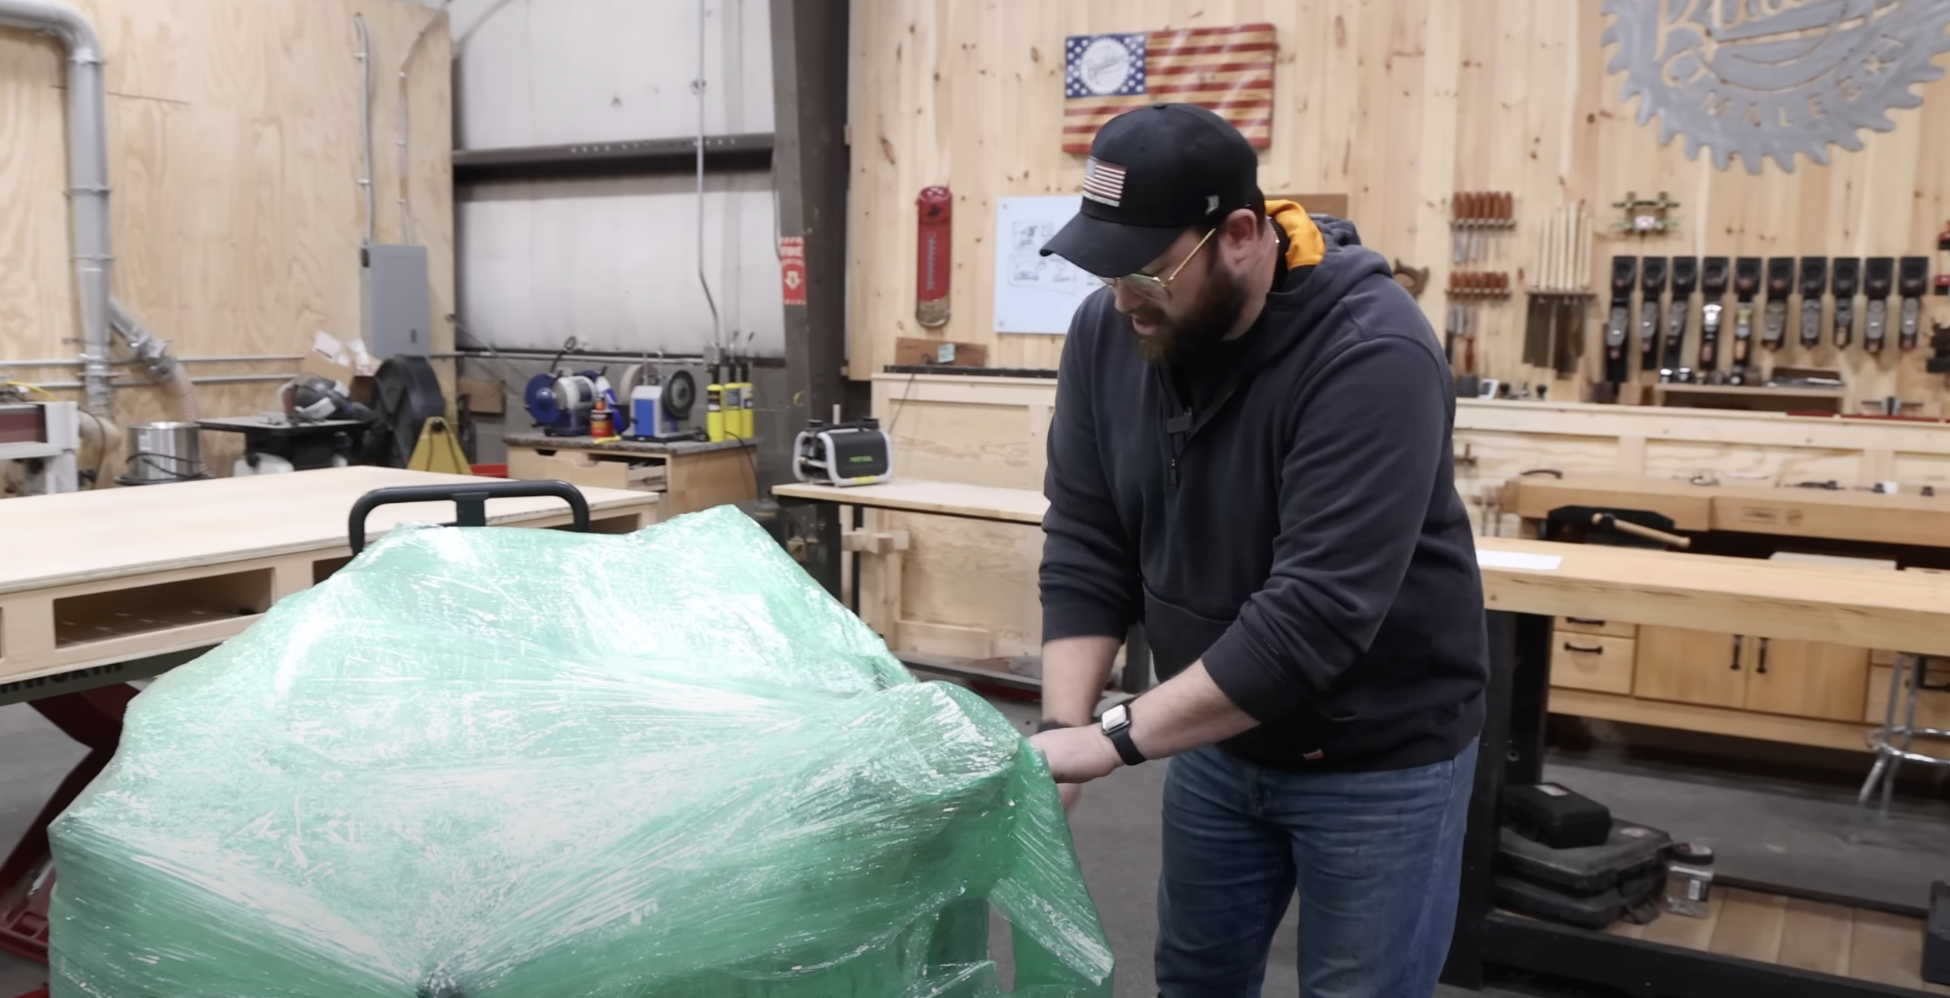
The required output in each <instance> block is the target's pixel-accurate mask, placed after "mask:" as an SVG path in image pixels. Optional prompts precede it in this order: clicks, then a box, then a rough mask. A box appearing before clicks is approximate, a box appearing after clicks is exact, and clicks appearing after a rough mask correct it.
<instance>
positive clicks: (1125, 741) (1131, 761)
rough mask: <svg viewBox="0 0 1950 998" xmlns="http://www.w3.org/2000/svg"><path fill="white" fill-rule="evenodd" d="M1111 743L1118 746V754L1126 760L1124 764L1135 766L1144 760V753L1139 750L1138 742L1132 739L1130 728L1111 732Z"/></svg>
mask: <svg viewBox="0 0 1950 998" xmlns="http://www.w3.org/2000/svg"><path fill="white" fill-rule="evenodd" d="M1110 743H1111V744H1112V745H1115V746H1117V755H1118V757H1120V758H1122V759H1123V760H1124V765H1126V766H1135V765H1137V764H1138V763H1140V762H1143V761H1144V753H1142V752H1139V751H1138V747H1137V743H1136V742H1134V741H1132V740H1131V729H1130V728H1119V729H1117V730H1116V731H1114V732H1110Z"/></svg>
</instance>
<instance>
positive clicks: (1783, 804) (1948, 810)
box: [0, 703, 1950, 998]
mask: <svg viewBox="0 0 1950 998" xmlns="http://www.w3.org/2000/svg"><path fill="white" fill-rule="evenodd" d="M998 706H1000V707H1001V709H1002V710H1003V712H1004V713H1005V714H1007V715H1009V716H1010V717H1011V718H1012V719H1014V720H1016V721H1017V722H1018V723H1019V724H1021V725H1022V726H1024V727H1025V728H1027V727H1028V726H1029V725H1030V724H1032V723H1033V713H1032V712H1033V707H1030V706H1027V705H1022V704H1014V703H1001V704H998ZM81 755H82V753H81V752H80V750H79V749H78V748H77V747H76V746H75V745H74V744H73V743H71V742H69V741H68V740H67V738H66V737H65V736H63V735H62V734H61V733H60V732H59V731H57V730H55V729H54V728H53V727H52V726H51V725H49V724H47V723H46V722H45V721H43V720H42V719H41V717H40V716H39V715H38V714H36V713H34V712H33V711H32V709H31V708H29V707H27V706H25V705H10V706H4V707H0V760H4V762H3V763H0V849H5V848H9V847H11V845H12V843H13V842H14V841H15V840H16V838H17V837H18V835H19V833H20V831H21V829H23V828H24V827H25V826H26V824H27V823H28V821H29V820H31V819H32V817H33V815H34V813H35V812H36V811H37V810H38V809H39V807H40V804H41V802H42V800H43V799H44V798H45V795H46V794H47V793H48V791H49V790H51V789H52V788H53V787H54V785H55V784H56V783H58V782H59V781H60V778H61V776H62V775H63V774H64V773H65V772H66V771H67V770H68V768H69V767H70V766H72V765H73V764H74V763H75V762H76V761H77V760H79V758H80V757H81ZM1844 765H1846V763H1845V764H1844ZM1164 772H1165V770H1164V767H1163V766H1141V767H1138V768H1136V769H1131V770H1125V771H1121V772H1119V773H1117V774H1116V775H1114V776H1113V777H1111V778H1109V779H1107V780H1105V781H1103V782H1102V783H1100V784H1097V785H1095V786H1092V787H1091V788H1089V790H1088V791H1087V792H1086V793H1085V794H1084V798H1083V802H1082V804H1081V805H1080V806H1079V807H1078V809H1077V811H1076V812H1075V814H1074V815H1073V816H1072V828H1073V830H1074V832H1075V836H1076V842H1077V853H1078V857H1079V860H1080V861H1081V863H1082V866H1083V873H1084V879H1085V880H1086V882H1087V883H1088V884H1089V887H1090V892H1091V895H1092V896H1093V897H1094V898H1095V899H1096V900H1097V903H1098V907H1099V909H1100V910H1102V911H1103V912H1104V929H1105V931H1106V933H1107V934H1108V936H1109V938H1110V942H1111V947H1112V949H1113V951H1114V952H1115V954H1116V957H1117V967H1118V971H1117V989H1116V993H1117V996H1118V998H1144V996H1150V995H1153V994H1155V993H1156V991H1155V986H1154V982H1153V980H1152V976H1151V959H1150V953H1151V943H1152V935H1153V933H1154V931H1155V928H1156V925H1155V921H1154V917H1155V916H1154V891H1155V887H1156V879H1157V871H1158V854H1159V851H1158V835H1159V831H1158V809H1159V802H1160V799H1161V797H1162V792H1163V785H1164ZM1546 775H1547V777H1548V778H1550V779H1553V780H1557V781H1559V782H1562V783H1565V784H1567V785H1569V786H1572V787H1574V788H1576V789H1578V790H1580V791H1582V792H1584V793H1585V794H1587V795H1589V796H1591V797H1593V798H1595V799H1597V800H1600V801H1602V802H1604V803H1606V804H1607V805H1609V806H1610V807H1611V808H1612V809H1613V810H1614V812H1615V813H1617V814H1618V815H1620V816H1622V817H1627V818H1630V819H1632V820H1635V821H1640V822H1643V823H1646V824H1651V825H1654V826H1656V827H1660V828H1664V829H1666V830H1668V831H1670V832H1672V833H1673V834H1674V835H1675V837H1678V838H1681V839H1689V840H1694V841H1701V842H1705V843H1707V844H1709V845H1712V846H1713V847H1714V848H1715V849H1716V850H1717V851H1718V853H1719V857H1720V858H1719V865H1720V868H1721V869H1722V871H1723V872H1724V873H1725V874H1726V875H1733V876H1741V877H1746V878H1750V879H1756V880H1765V881H1774V882H1780V883H1794V884H1800V885H1803V886H1806V887H1812V888H1815V889H1818V890H1824V891H1833V892H1835V893H1840V894H1856V895H1864V896H1874V897H1880V898H1884V899H1887V900H1890V901H1896V902H1899V903H1904V904H1912V905H1920V904H1922V903H1924V902H1923V898H1924V894H1925V892H1926V891H1927V889H1928V883H1929V881H1930V880H1933V879H1943V880H1950V836H1946V835H1944V834H1943V830H1944V828H1945V827H1946V822H1950V803H1946V802H1945V801H1944V800H1943V799H1942V797H1943V795H1942V794H1940V793H1938V794H1935V795H1930V794H1928V793H1927V788H1926V793H1925V794H1924V795H1921V796H1915V795H1912V796H1905V797H1903V798H1899V801H1898V807H1897V808H1896V809H1895V812H1894V814H1893V815H1892V817H1891V819H1890V820H1889V821H1887V822H1882V821H1879V820H1870V821H1867V822H1858V821H1856V820H1855V816H1854V814H1853V811H1852V805H1853V794H1852V792H1851V790H1850V789H1849V787H1848V784H1847V781H1846V780H1845V779H1844V777H1845V776H1846V775H1847V774H1846V772H1845V771H1844V772H1843V773H1842V774H1841V775H1840V776H1834V777H1830V778H1828V779H1826V780H1821V781H1812V782H1809V781H1798V780H1789V779H1785V778H1779V777H1765V776H1758V777H1757V776H1755V775H1753V774H1752V773H1727V772H1725V771H1716V770H1714V769H1708V768H1704V767H1701V766H1699V765H1686V764H1682V763H1674V762H1669V761H1659V760H1648V759H1646V758H1643V757H1641V756H1638V755H1635V754H1634V753H1632V752H1630V751H1627V750H1624V749H1620V748H1618V747H1616V746H1613V745H1604V744H1600V745H1596V746H1586V747H1583V748H1581V749H1579V750H1576V751H1558V750H1553V752H1552V755H1551V757H1550V761H1549V762H1548V763H1547V767H1546ZM1851 835H1855V836H1856V837H1857V838H1858V839H1859V840H1858V841H1851ZM1296 931H1297V928H1296V927H1295V925H1294V924H1293V918H1292V912H1291V911H1289V913H1288V924H1287V925H1286V926H1285V927H1283V928H1282V930H1281V932H1280V933H1279V935H1278V936H1277V937H1276V938H1275V941H1274V945H1273V953H1272V958H1271V961H1270V964H1269V968H1268V972H1267V981H1266V986H1265V992H1264V993H1265V995H1266V996H1267V998H1292V996H1296V995H1297V993H1298V988H1297V986H1296V983H1295V978H1294V970H1293V960H1294V941H1295V932H1296ZM45 975H46V968H44V967H41V966H39V965H36V964H31V963H28V962H26V961H23V960H18V959H15V958H13V957H10V956H6V955H0V998H12V996H14V995H17V994H20V993H23V992H25V991H27V990H29V989H31V988H34V987H38V986H39V985H40V984H41V983H42V982H43V981H44V980H45ZM1485 993H1486V994H1491V995H1509V994H1512V992H1508V991H1490V992H1485ZM1523 993H1530V994H1539V993H1548V992H1544V991H1540V990H1538V989H1536V988H1534V987H1526V988H1524V989H1523ZM1440 994H1442V995H1444V996H1445V998H1457V996H1461V995H1465V994H1468V992H1461V991H1453V990H1450V989H1443V990H1442V991H1441V992H1440Z"/></svg>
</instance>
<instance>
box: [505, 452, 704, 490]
mask: <svg viewBox="0 0 1950 998" xmlns="http://www.w3.org/2000/svg"><path fill="white" fill-rule="evenodd" d="M666 472H667V469H666V468H665V465H664V462H663V461H661V460H658V459H654V458H653V459H643V458H632V457H626V456H620V455H613V454H590V453H586V452H583V451H574V450H559V451H554V452H549V453H544V452H542V451H537V450H528V449H515V448H509V450H508V477H510V478H517V479H522V480H524V481H547V480H550V479H554V480H557V481H563V482H568V483H569V484H571V485H583V486H588V487H590V488H598V489H634V490H636V491H638V492H660V491H662V490H663V488H664V486H665V483H666V481H667V476H666Z"/></svg>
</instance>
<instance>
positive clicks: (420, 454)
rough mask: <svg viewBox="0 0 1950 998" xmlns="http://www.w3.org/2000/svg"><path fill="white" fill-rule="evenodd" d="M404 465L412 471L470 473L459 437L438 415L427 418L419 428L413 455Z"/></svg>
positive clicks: (472, 471) (451, 473)
mask: <svg viewBox="0 0 1950 998" xmlns="http://www.w3.org/2000/svg"><path fill="white" fill-rule="evenodd" d="M406 466H407V467H408V468H410V469H412V470H414V471H439V472H444V473H446V474H449V475H471V474H473V473H474V469H473V468H472V467H470V466H469V465H468V463H467V454H466V453H465V452H463V451H462V450H461V449H460V438H459V437H456V436H454V431H453V430H452V429H450V428H448V426H447V420H446V419H444V418H442V417H440V416H433V417H431V418H429V419H428V420H427V422H426V425H425V426H423V427H421V428H420V441H419V442H418V443H416V444H414V445H413V457H412V458H411V459H409V460H408V461H407V462H406Z"/></svg>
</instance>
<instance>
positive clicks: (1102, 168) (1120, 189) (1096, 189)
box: [1083, 156, 1124, 208]
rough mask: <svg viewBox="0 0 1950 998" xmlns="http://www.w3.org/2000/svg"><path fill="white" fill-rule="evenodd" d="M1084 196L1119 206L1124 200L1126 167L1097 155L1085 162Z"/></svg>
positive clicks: (1112, 205)
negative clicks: (1101, 158)
mask: <svg viewBox="0 0 1950 998" xmlns="http://www.w3.org/2000/svg"><path fill="white" fill-rule="evenodd" d="M1083 196H1084V197H1087V198H1089V199H1090V200H1092V201H1100V202H1102V203H1104V204H1107V205H1110V206H1111V207H1112V208H1115V207H1117V206H1118V205H1119V204H1120V203H1122V201H1123V200H1124V168H1123V167H1121V166H1112V165H1110V164H1109V163H1106V162H1104V161H1103V160H1100V159H1098V158H1097V157H1095V156H1092V157H1090V158H1089V159H1087V160H1085V161H1084V164H1083Z"/></svg>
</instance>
